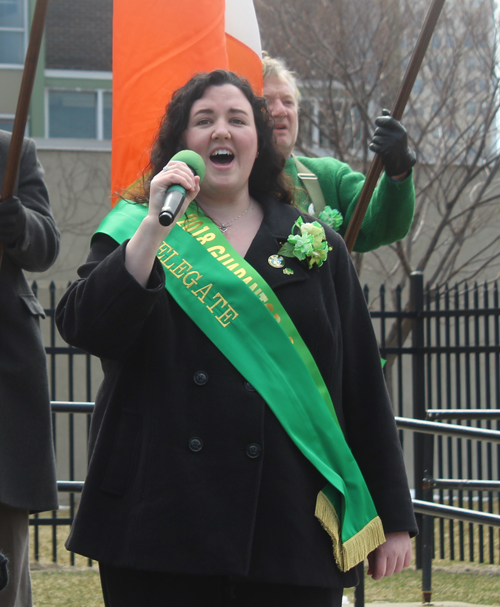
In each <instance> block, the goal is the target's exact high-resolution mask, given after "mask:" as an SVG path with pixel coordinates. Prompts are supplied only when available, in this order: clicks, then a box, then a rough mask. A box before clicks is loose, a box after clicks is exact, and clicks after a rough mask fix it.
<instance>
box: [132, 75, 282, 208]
mask: <svg viewBox="0 0 500 607" xmlns="http://www.w3.org/2000/svg"><path fill="white" fill-rule="evenodd" d="M224 84H231V85H233V86H235V87H236V88H238V89H239V90H240V91H241V92H242V93H243V94H244V95H245V97H246V98H247V99H248V101H249V103H250V105H251V106H252V110H253V116H254V120H255V127H256V130H257V141H258V151H259V155H258V157H257V158H256V159H255V163H254V165H253V168H252V172H251V173H250V177H249V181H248V189H249V193H250V196H253V197H256V196H259V194H270V195H272V196H274V197H275V198H277V199H278V200H280V201H282V202H284V203H286V204H291V202H292V194H291V191H290V190H291V185H290V182H289V180H288V179H287V178H286V176H285V174H284V173H283V167H284V163H285V159H284V158H283V156H282V155H281V154H280V153H279V152H278V151H277V150H276V149H275V147H274V143H273V121H272V118H271V117H270V115H269V113H268V111H267V107H266V101H265V99H264V98H263V97H258V96H257V95H255V93H254V92H253V90H252V87H251V86H250V83H249V82H248V80H246V79H245V78H241V77H240V76H237V75H236V74H235V73H233V72H229V71H226V70H214V71H213V72H210V73H199V74H197V75H196V76H193V77H192V78H191V80H189V81H188V82H187V83H186V84H185V85H184V86H183V87H181V88H180V89H177V90H176V91H175V92H174V94H173V96H172V99H171V101H170V103H169V104H168V106H167V109H166V112H165V115H164V116H163V118H162V121H161V124H160V128H159V131H158V133H157V135H156V138H155V140H154V143H153V147H152V149H151V155H150V159H149V165H148V166H147V167H146V169H145V170H144V172H143V176H142V187H141V189H142V191H140V192H138V193H136V194H135V195H134V199H135V200H136V201H137V202H145V201H147V200H148V198H149V187H150V182H151V179H152V178H153V177H154V176H155V175H157V174H158V173H159V172H160V171H161V170H162V168H163V167H164V166H165V165H166V164H167V162H168V161H169V160H170V159H171V158H172V156H174V154H177V152H180V151H181V150H182V149H184V145H183V142H182V139H183V137H182V136H183V134H184V131H185V130H186V128H187V125H188V121H189V114H190V112H191V108H192V106H193V103H194V102H195V101H197V100H198V99H201V97H203V94H204V93H205V91H206V90H207V89H208V88H209V87H211V86H222V85H224Z"/></svg>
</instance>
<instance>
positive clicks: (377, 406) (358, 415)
mask: <svg viewBox="0 0 500 607" xmlns="http://www.w3.org/2000/svg"><path fill="white" fill-rule="evenodd" d="M339 246H340V250H339V254H338V256H337V264H336V266H337V267H336V276H335V285H336V292H337V300H338V306H339V313H340V317H341V327H342V343H343V352H342V353H343V370H342V409H343V414H344V419H345V425H346V438H347V442H348V443H349V446H350V448H351V450H352V452H353V454H354V457H355V458H356V461H357V462H358V465H359V467H360V469H361V472H362V473H363V476H364V478H365V481H366V483H367V485H368V488H369V490H370V493H371V495H372V498H373V501H374V502H375V506H376V508H377V512H378V514H379V516H380V518H381V519H382V523H383V525H384V530H385V532H386V533H387V532H395V531H409V532H410V533H412V534H415V533H416V531H417V527H416V523H415V517H414V515H413V507H412V503H411V498H410V494H409V489H408V482H407V477H406V471H405V466H404V460H403V454H402V449H401V446H400V441H399V435H398V431H397V428H396V424H395V421H394V414H393V411H392V405H391V402H390V398H389V394H388V391H387V387H386V384H385V379H384V376H383V372H382V365H381V360H380V354H379V349H378V345H377V342H376V338H375V334H374V331H373V326H372V322H371V318H370V314H369V312H368V309H367V306H366V303H365V298H364V296H363V292H362V289H361V286H360V284H359V280H358V277H357V275H356V272H355V269H354V267H353V265H352V263H351V260H350V257H349V254H348V253H347V250H346V248H345V245H344V243H343V242H342V243H341V244H340V245H339Z"/></svg>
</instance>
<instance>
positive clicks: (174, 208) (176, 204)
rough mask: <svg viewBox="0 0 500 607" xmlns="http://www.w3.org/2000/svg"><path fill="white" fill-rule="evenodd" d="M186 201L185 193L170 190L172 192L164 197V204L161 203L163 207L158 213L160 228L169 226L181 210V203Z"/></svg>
mask: <svg viewBox="0 0 500 607" xmlns="http://www.w3.org/2000/svg"><path fill="white" fill-rule="evenodd" d="M184 200H186V193H185V192H184V193H182V192H179V190H172V192H167V195H166V197H165V202H164V203H163V207H162V209H161V211H160V215H159V217H158V219H159V221H160V223H161V225H162V226H169V225H170V224H171V223H172V222H173V220H174V219H175V217H176V216H177V214H178V213H179V211H180V210H181V207H182V203H183V202H184Z"/></svg>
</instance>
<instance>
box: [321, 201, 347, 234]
mask: <svg viewBox="0 0 500 607" xmlns="http://www.w3.org/2000/svg"><path fill="white" fill-rule="evenodd" d="M318 219H321V221H323V222H324V223H326V225H327V226H330V227H331V228H332V229H333V230H335V231H336V232H338V230H339V228H340V226H341V225H342V224H343V223H344V218H343V217H342V213H341V212H340V211H339V210H338V209H332V207H329V206H326V207H325V208H324V209H323V210H322V211H321V213H319V215H318Z"/></svg>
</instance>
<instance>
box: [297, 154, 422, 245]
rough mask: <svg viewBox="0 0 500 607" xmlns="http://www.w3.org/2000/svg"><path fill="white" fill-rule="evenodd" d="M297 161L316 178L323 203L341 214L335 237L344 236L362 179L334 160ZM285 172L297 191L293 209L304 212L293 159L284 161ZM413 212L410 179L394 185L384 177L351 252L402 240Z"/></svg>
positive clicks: (304, 198) (304, 196) (305, 202)
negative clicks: (295, 205) (296, 207)
mask: <svg viewBox="0 0 500 607" xmlns="http://www.w3.org/2000/svg"><path fill="white" fill-rule="evenodd" d="M298 159H299V161H300V162H301V163H302V164H303V165H304V166H306V167H307V168H308V169H309V170H310V171H312V172H313V173H314V174H315V175H316V176H317V177H318V181H319V184H320V186H321V191H322V192H323V196H324V198H325V203H326V204H327V205H329V206H330V207H332V208H333V209H338V210H339V211H340V212H341V213H342V216H343V218H344V223H343V224H342V226H341V227H340V229H339V234H341V235H342V236H344V234H345V232H346V230H347V227H348V225H349V221H350V219H351V217H352V214H353V212H354V208H355V206H356V202H357V200H358V196H359V194H360V192H361V189H362V188H363V184H364V182H365V176H364V175H363V174H362V173H357V172H355V171H353V170H352V169H351V168H350V167H349V165H347V164H346V163H344V162H341V161H340V160H337V159H335V158H330V157H326V158H306V157H303V156H300V157H298ZM285 172H286V174H287V175H289V176H290V177H291V179H292V180H293V183H294V185H295V186H296V188H297V189H296V194H295V202H296V204H297V206H299V207H300V208H301V209H302V210H304V211H306V212H307V209H308V206H309V204H310V200H309V198H308V195H307V192H306V191H305V190H304V188H303V186H302V184H301V182H300V180H299V178H298V176H297V172H298V171H297V166H296V164H295V161H294V159H293V158H288V159H287V161H286V164H285ZM414 208H415V189H414V186H413V179H412V176H411V175H409V176H408V177H407V178H406V179H405V180H404V181H400V182H396V181H392V180H391V179H390V178H389V177H387V175H386V174H385V173H384V174H383V175H382V177H381V179H380V181H379V184H378V185H377V187H376V188H375V191H374V192H373V195H372V198H371V200H370V204H369V205H368V209H367V211H366V215H365V218H364V220H363V224H362V226H361V230H360V232H359V235H358V238H357V240H356V244H355V245H354V250H355V251H356V252H358V253H366V252H367V251H373V249H377V248H378V247H381V246H382V245H387V244H391V243H393V242H396V241H397V240H401V239H402V238H404V237H405V236H406V235H407V234H408V231H409V229H410V226H411V222H412V220H413V213H414Z"/></svg>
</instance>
